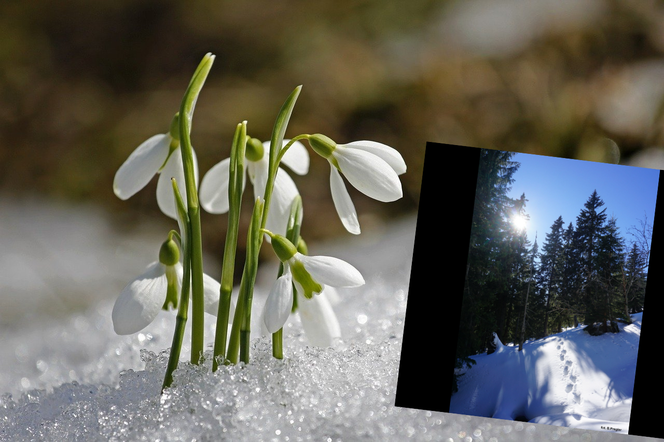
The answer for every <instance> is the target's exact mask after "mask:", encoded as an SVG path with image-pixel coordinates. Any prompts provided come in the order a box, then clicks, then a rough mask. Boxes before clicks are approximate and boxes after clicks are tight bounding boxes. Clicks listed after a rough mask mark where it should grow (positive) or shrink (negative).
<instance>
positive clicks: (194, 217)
mask: <svg viewBox="0 0 664 442" xmlns="http://www.w3.org/2000/svg"><path fill="white" fill-rule="evenodd" d="M213 62H214V55H212V54H210V53H208V54H206V55H205V57H203V60H202V61H201V62H200V64H199V65H198V68H197V69H196V72H195V73H194V75H193V77H192V79H191V81H190V83H189V86H188V87H187V90H186V92H185V94H184V97H183V99H182V104H181V105H180V149H181V150H182V165H183V167H184V178H185V187H186V190H187V212H188V215H189V226H190V227H189V231H190V232H191V239H190V241H191V242H190V245H191V249H190V253H188V254H187V255H186V256H185V262H186V261H187V260H190V261H191V290H192V293H191V301H192V305H191V310H192V323H191V362H192V364H198V363H200V361H201V358H202V356H203V350H204V337H205V333H204V332H205V328H204V321H205V305H204V288H203V241H202V235H201V218H200V205H199V202H198V190H197V188H196V175H195V173H194V153H193V148H192V145H191V138H190V133H191V120H192V117H193V113H194V107H195V105H196V100H197V99H198V95H199V93H200V91H201V89H202V88H203V84H204V83H205V79H206V78H207V75H208V74H209V72H210V69H211V68H212V63H213Z"/></svg>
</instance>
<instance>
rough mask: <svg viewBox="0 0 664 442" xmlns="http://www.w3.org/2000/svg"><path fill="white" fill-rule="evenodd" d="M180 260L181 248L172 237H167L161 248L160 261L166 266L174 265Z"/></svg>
mask: <svg viewBox="0 0 664 442" xmlns="http://www.w3.org/2000/svg"><path fill="white" fill-rule="evenodd" d="M179 261H180V249H179V248H178V245H177V244H176V243H175V241H173V240H172V239H167V240H166V241H164V243H163V244H162V245H161V248H160V249H159V262H160V263H162V264H163V265H165V266H174V265H175V263H177V262H179Z"/></svg>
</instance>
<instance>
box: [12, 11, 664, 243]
mask: <svg viewBox="0 0 664 442" xmlns="http://www.w3.org/2000/svg"><path fill="white" fill-rule="evenodd" d="M208 51H209V52H212V53H214V54H216V56H217V58H216V61H215V64H214V66H213V69H212V72H211V74H210V77H209V78H208V81H207V83H206V85H205V88H204V89H203V92H202V94H201V97H200V100H199V101H198V104H197V108H196V114H195V117H194V124H193V132H192V139H193V143H194V147H195V149H196V152H197V154H198V158H199V165H200V170H201V177H202V175H203V174H204V173H205V172H206V171H207V170H208V169H209V168H210V167H211V166H212V165H213V164H215V163H216V162H218V161H220V160H221V159H223V158H225V157H227V156H228V152H229V148H230V142H231V139H232V133H233V130H234V127H235V125H236V124H237V123H238V122H240V121H242V120H247V121H248V127H249V131H250V133H251V135H252V136H255V137H258V138H261V139H268V138H269V136H270V132H271V129H272V124H273V121H274V117H275V116H276V113H277V111H278V109H279V107H280V106H281V104H282V102H283V100H284V99H285V98H286V96H287V95H288V94H289V93H290V92H291V91H292V90H293V88H294V87H295V86H297V85H299V84H302V85H303V90H302V93H301V95H300V98H299V101H298V103H297V106H296V108H295V111H294V113H293V117H292V120H291V124H290V127H289V130H288V132H287V136H294V135H297V134H300V133H315V132H320V133H324V134H326V135H328V136H330V137H331V138H333V139H335V140H336V141H337V142H340V143H344V142H349V141H353V140H358V139H369V140H375V141H380V142H383V143H386V144H389V145H391V146H393V147H395V148H396V149H398V150H399V151H400V152H401V153H402V154H403V156H404V157H405V159H406V162H407V164H408V167H409V169H408V172H407V173H406V174H405V175H404V176H403V177H402V182H403V185H404V198H403V199H402V200H400V201H398V202H395V203H390V204H382V203H377V202H375V201H372V200H370V199H368V198H366V197H364V196H362V195H360V194H358V193H357V192H354V189H351V192H352V195H353V199H354V202H355V204H356V207H357V209H358V212H359V214H360V222H361V224H362V227H363V230H365V231H366V230H369V229H371V228H372V227H376V226H380V224H381V223H382V222H383V221H384V220H386V219H390V218H392V217H396V216H399V215H403V214H409V213H413V212H414V211H415V210H416V209H417V204H418V199H419V190H420V180H421V171H422V161H423V154H424V150H425V144H426V142H427V141H435V142H441V143H450V144H462V145H469V146H478V147H489V148H500V149H506V150H514V151H521V152H531V153H539V154H547V155H557V156H562V157H569V158H579V159H590V160H596V161H611V162H616V161H620V162H621V163H625V164H627V163H632V164H638V165H642V166H646V167H659V165H658V164H659V163H658V162H657V160H656V159H653V158H656V157H657V152H659V151H658V150H657V149H659V148H660V147H661V146H663V145H664V140H663V137H664V135H663V134H662V130H661V129H662V127H663V123H664V117H663V112H662V109H663V106H662V104H663V102H664V101H663V99H662V98H663V97H664V4H663V3H662V2H661V1H655V0H643V1H639V2H629V1H614V0H531V1H527V2H526V1H519V0H467V1H426V0H411V1H409V2H385V1H379V0H364V1H334V2H332V1H323V2H304V1H295V0H288V1H280V2H274V1H265V0H262V1H254V2H231V1H210V0H195V1H191V2H177V1H170V0H161V1H157V0H148V1H131V0H113V1H109V0H98V1H95V2H89V1H84V0H70V1H64V2H50V1H44V0H41V1H29V2H28V1H18V0H4V1H3V2H1V3H0V196H4V197H12V198H17V199H21V198H25V197H28V196H33V195H35V194H37V195H43V196H46V197H49V198H54V199H57V200H64V201H73V202H85V203H87V202H90V203H94V204H96V205H99V206H101V207H103V208H104V209H105V210H107V211H108V213H109V216H112V217H113V220H114V223H115V225H116V226H117V227H118V229H131V228H132V226H133V225H135V224H136V222H137V221H145V220H148V219H151V218H152V217H154V218H155V219H157V218H159V219H163V218H164V216H163V215H161V213H160V212H159V210H158V208H157V205H156V201H155V198H154V189H155V186H156V179H155V180H153V181H152V182H151V184H150V185H149V186H148V188H147V189H144V190H143V191H141V192H139V193H138V194H137V195H135V196H134V197H132V198H131V199H129V200H128V201H120V200H118V199H117V198H116V197H115V196H114V194H113V191H112V181H113V176H114V174H115V171H116V170H117V168H118V167H119V166H120V164H122V162H123V161H124V160H125V159H126V158H127V156H128V155H129V154H130V153H131V152H132V151H133V150H134V149H135V148H136V147H137V146H138V145H139V144H140V143H141V142H142V141H144V140H145V139H147V138H148V137H149V136H151V135H154V134H157V133H163V132H166V131H167V130H168V125H169V123H170V121H171V118H172V116H173V114H174V113H175V111H177V109H178V107H179V103H180V99H181V97H182V94H183V92H184V89H185V87H186V85H187V83H188V81H189V78H190V76H191V74H192V73H193V71H194V69H195V67H196V65H197V64H198V62H199V61H200V59H201V57H202V56H203V55H204V54H205V53H206V52H208ZM653 149H654V150H653ZM652 152H654V154H653V155H654V156H645V157H644V155H648V154H651V153H652ZM639 157H640V158H645V159H641V160H639ZM639 161H640V162H639ZM440 171H441V173H455V167H454V164H441V165H440ZM328 175H329V168H328V165H327V163H326V162H325V161H323V160H322V159H320V158H318V157H312V168H311V172H310V174H309V175H308V176H306V177H302V178H301V177H296V178H295V179H296V182H297V184H298V187H299V189H300V192H301V193H302V194H303V199H304V205H305V206H304V208H305V217H306V218H305V226H304V227H303V229H304V230H303V233H304V235H305V238H308V239H309V240H310V241H311V240H316V239H322V238H326V237H331V236H334V235H342V234H344V232H345V231H344V230H343V227H342V226H341V223H340V222H339V221H338V218H337V217H336V214H335V213H334V212H333V210H334V209H333V206H332V201H331V198H330V194H329V184H328ZM440 190H441V201H444V192H449V191H454V189H440ZM245 208H246V209H248V204H245ZM1 222H2V214H1V213H0V223H1ZM203 223H204V227H203V229H204V232H205V235H206V236H207V238H206V247H209V249H208V250H221V247H222V243H223V238H224V234H225V232H224V229H225V223H226V217H225V216H222V215H209V214H205V213H204V214H203ZM314 226H315V227H314Z"/></svg>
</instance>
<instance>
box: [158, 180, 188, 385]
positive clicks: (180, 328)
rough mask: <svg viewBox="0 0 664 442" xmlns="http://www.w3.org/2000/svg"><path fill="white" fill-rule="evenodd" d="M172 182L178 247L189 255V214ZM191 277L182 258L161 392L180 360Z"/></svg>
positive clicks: (171, 377) (168, 382)
mask: <svg viewBox="0 0 664 442" xmlns="http://www.w3.org/2000/svg"><path fill="white" fill-rule="evenodd" d="M171 181H172V183H173V193H174V194H175V206H176V208H177V212H178V220H179V221H180V228H181V229H185V231H183V232H182V235H178V234H177V232H175V235H177V238H178V240H179V241H180V247H182V249H183V256H185V257H186V256H188V255H189V241H188V240H187V238H189V237H190V232H189V231H188V230H187V229H188V228H189V220H188V218H189V216H188V215H187V211H186V209H185V208H184V202H183V201H182V196H181V195H180V191H179V190H178V186H177V182H176V181H175V179H172V180H171ZM190 279H191V266H190V262H189V261H188V260H186V259H185V260H184V265H183V276H182V288H181V293H180V300H179V302H178V313H177V316H176V318H175V331H174V333H173V343H172V345H171V353H170V355H169V357H168V365H167V367H166V375H165V376H164V382H163V384H162V387H161V391H162V393H163V392H164V390H165V389H166V388H168V387H170V386H171V384H172V383H173V372H174V371H175V370H176V369H177V367H178V362H179V361H180V353H181V350H182V341H183V340H184V329H185V326H186V325H187V315H188V311H189V287H190V284H188V281H189V280H190Z"/></svg>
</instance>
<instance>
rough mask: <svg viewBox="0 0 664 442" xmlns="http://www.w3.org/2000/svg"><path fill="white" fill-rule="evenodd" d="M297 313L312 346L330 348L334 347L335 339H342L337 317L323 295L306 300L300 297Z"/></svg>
mask: <svg viewBox="0 0 664 442" xmlns="http://www.w3.org/2000/svg"><path fill="white" fill-rule="evenodd" d="M323 293H325V292H323ZM297 311H298V313H299V315H300V321H301V322H302V328H303V329H304V333H305V335H306V336H307V340H308V341H309V343H311V345H315V346H317V347H328V346H330V345H332V343H333V342H334V339H336V338H340V337H341V328H340V327H339V321H338V320H337V316H336V315H335V314H334V310H333V309H332V306H331V305H330V302H329V301H328V299H327V298H326V297H325V296H322V294H321V295H318V296H314V297H313V298H311V299H306V298H305V297H304V296H300V297H298V305H297Z"/></svg>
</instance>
